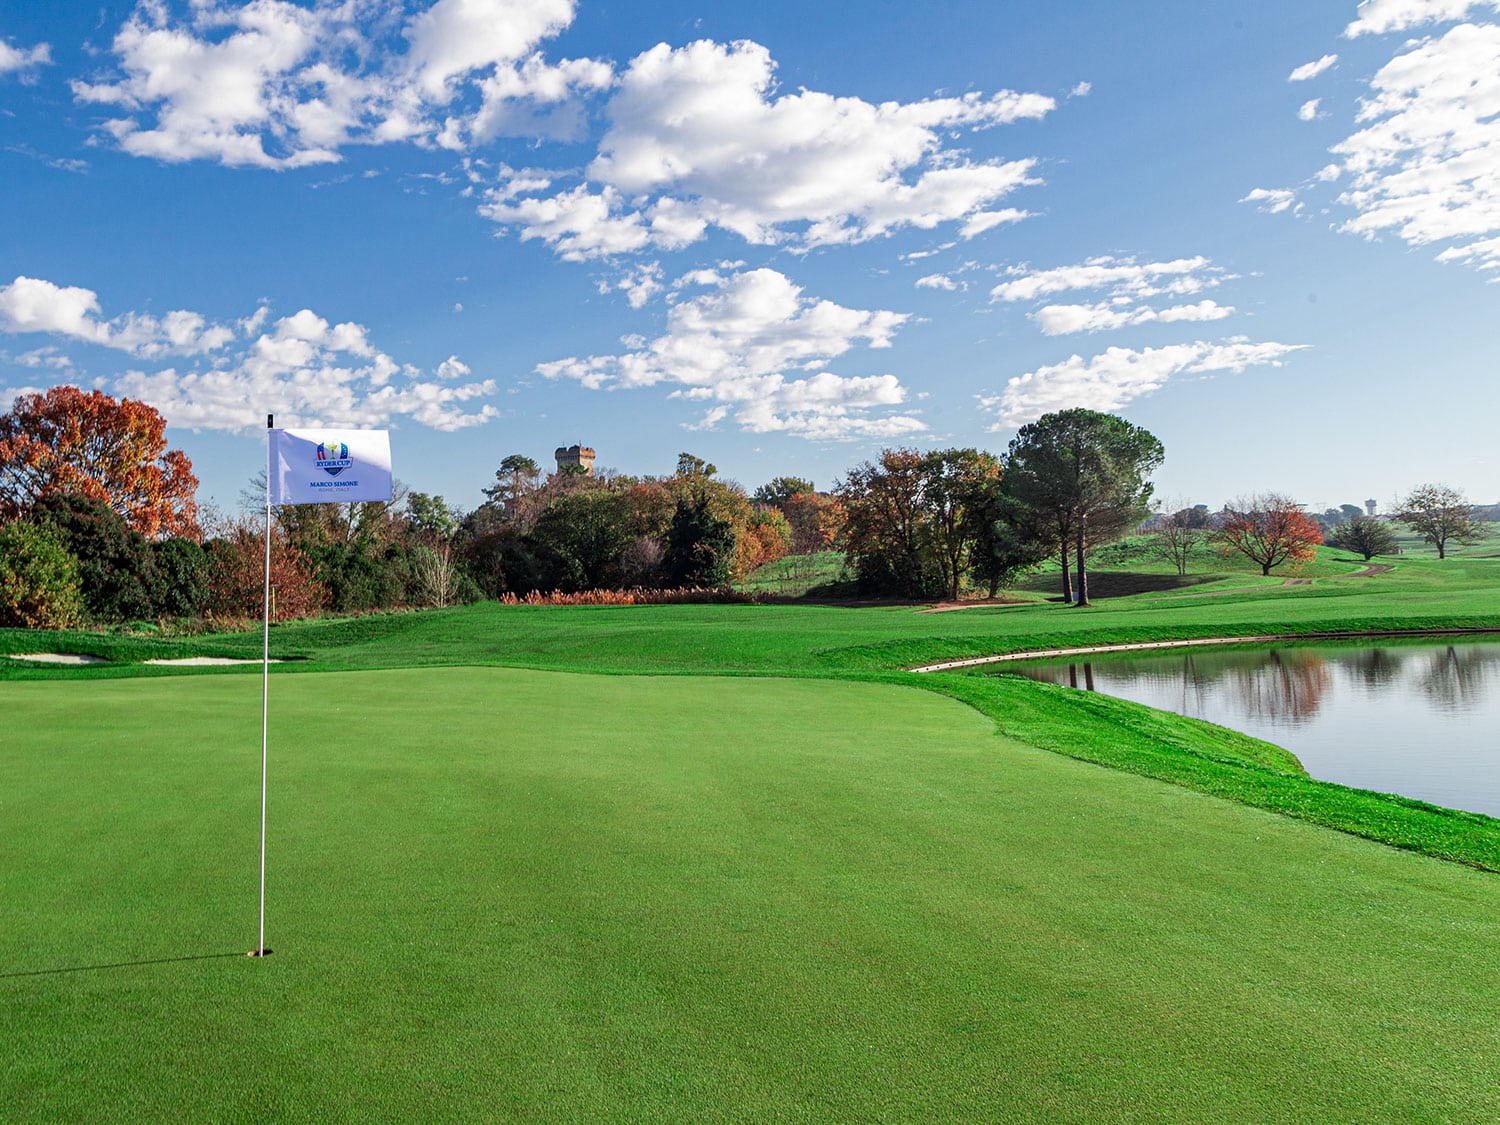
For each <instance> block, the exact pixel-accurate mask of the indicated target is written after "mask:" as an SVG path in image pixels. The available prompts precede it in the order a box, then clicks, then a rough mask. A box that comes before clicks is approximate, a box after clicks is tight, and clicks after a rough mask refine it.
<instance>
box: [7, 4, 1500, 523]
mask: <svg viewBox="0 0 1500 1125" xmlns="http://www.w3.org/2000/svg"><path fill="white" fill-rule="evenodd" d="M1497 113H1500V0H1366V2H1365V3H1362V4H1360V3H1355V2H1353V0H1348V2H1345V0H1339V2H1321V3H1317V4H1307V3H1305V2H1303V0H1297V2H1282V0H1258V2H1256V3H1236V2H1223V3H1214V4H1202V3H1198V2H1182V3H1155V4H1151V5H1121V4H1115V3H1088V2H1074V3H1056V4H1016V3H1001V2H995V0H990V2H987V3H978V2H976V3H970V2H966V0H965V2H951V3H941V2H939V3H932V4H911V3H893V2H885V0H858V2H847V3H846V2H843V0H822V2H819V3H816V4H812V5H808V4H805V3H798V4H793V3H782V2H779V0H766V2H763V3H758V4H755V5H749V4H738V3H735V4H729V3H698V4H688V3H679V2H676V0H662V2H654V3H651V4H645V3H589V2H587V0H526V2H524V3H522V2H517V0H440V2H438V3H435V4H433V3H428V2H427V0H414V2H411V3H407V4H400V3H392V2H387V0H341V2H334V3H302V4H291V3H282V2H279V0H257V2H256V3H252V4H248V5H242V4H235V3H226V2H221V0H191V2H184V3H164V2H163V3H157V2H149V3H141V4H135V5H132V4H113V3H106V4H102V5H98V6H96V5H81V4H65V5H39V4H22V3H15V2H12V0H0V184H3V188H0V192H3V194H0V204H3V207H4V215H5V221H4V222H3V223H0V406H3V405H4V404H6V403H8V402H9V401H10V399H11V397H12V396H13V395H15V394H17V393H21V392H23V391H27V390H35V389H39V388H43V387H46V386H50V385H52V384H54V383H58V382H71V383H76V384H78V385H81V386H85V387H91V386H98V387H102V388H103V389H105V390H107V391H109V392H110V393H112V394H116V395H128V396H129V397H133V398H141V399H145V400H146V401H148V402H150V403H152V404H153V405H154V406H156V407H157V408H158V409H160V410H161V411H162V412H163V413H164V414H165V415H166V417H167V419H168V422H169V425H170V427H171V428H170V430H169V434H170V437H171V439H172V441H173V442H174V444H176V445H178V446H180V447H181V448H183V449H184V450H186V451H187V453H188V455H189V456H190V457H191V458H192V460H193V463H194V466H195V468H196V470H197V472H198V474H199V476H200V478H201V480H202V485H203V487H202V493H203V495H204V497H205V498H214V499H216V500H217V501H218V502H219V503H220V504H221V505H223V506H225V507H232V506H233V505H234V504H235V502H236V499H237V494H238V492H239V490H240V488H241V487H243V485H244V484H245V483H246V481H247V480H248V479H249V478H250V477H251V475H252V474H253V473H254V472H255V471H256V470H257V468H259V466H260V465H261V464H262V463H263V457H264V453H263V448H264V437H263V435H262V434H261V433H260V432H259V430H260V429H261V428H262V427H263V426H264V420H265V415H266V414H267V413H269V412H274V413H275V414H276V415H277V421H278V424H282V425H304V426H314V425H319V424H321V425H329V426H332V425H355V426H380V427H387V428H389V429H390V430H391V431H392V451H393V457H394V460H395V468H396V473H397V476H398V477H400V478H401V479H403V480H404V481H405V482H406V483H408V484H409V485H410V486H411V487H413V488H417V489H420V490H422V491H425V492H434V493H441V494H443V495H444V496H445V497H447V498H448V499H449V500H450V501H451V502H454V503H457V504H460V505H463V506H465V507H471V506H473V505H474V504H476V503H478V502H479V500H480V499H481V496H480V489H481V488H482V487H484V486H485V485H486V484H488V483H490V482H491V480H492V478H493V473H494V470H495V468H496V467H497V466H498V464H499V462H500V460H501V458H503V457H504V456H505V455H507V454H509V453H513V452H521V453H526V454H529V455H531V456H533V457H535V458H536V459H537V460H539V461H541V462H543V463H544V464H546V463H548V462H550V457H551V451H552V449H553V448H554V447H555V446H558V445H567V444H571V443H573V442H582V443H584V444H589V445H592V446H594V447H595V448H596V449H597V450H598V452H599V459H600V463H601V464H603V465H606V466H610V467H612V468H615V469H617V470H619V471H622V472H627V473H666V472H670V471H671V469H672V467H673V465H674V464H675V461H676V456H677V453H678V452H679V451H682V450H687V451H691V452H693V453H695V454H698V455H699V456H702V457H705V458H706V459H708V460H710V461H713V462H714V463H716V464H717V465H718V466H719V467H720V470H721V473H722V474H723V475H725V476H728V477H732V478H733V479H736V480H738V481H740V482H741V483H742V484H744V485H745V486H746V487H747V488H750V489H753V488H754V487H755V486H756V485H758V484H761V483H763V482H765V481H766V480H768V479H770V478H771V477H774V476H778V475H785V474H792V475H798V476H804V477H810V478H812V479H813V480H814V481H815V482H816V483H817V484H818V485H819V486H821V487H825V488H826V487H830V486H832V485H833V484H834V483H835V482H836V480H837V479H838V477H839V476H841V475H842V474H843V472H844V471H845V470H847V469H848V468H849V467H851V466H852V465H854V464H856V463H858V462H860V461H862V460H865V459H868V458H871V457H873V456H875V455H876V454H877V453H878V452H879V450H880V449H881V448H883V447H885V446H888V445H913V446H918V447H923V448H931V447H941V446H950V445H975V446H980V447H983V448H989V449H992V450H995V451H997V452H998V451H1002V450H1003V449H1004V448H1005V445H1006V443H1007V442H1008V441H1009V440H1010V438H1011V437H1012V436H1013V435H1014V432H1015V428H1016V427H1017V426H1018V425H1020V424H1023V423H1024V422H1026V421H1029V420H1032V419H1034V418H1035V417H1037V416H1039V415H1040V414H1042V413H1044V412H1046V411H1048V410H1054V409H1060V408H1064V407H1070V406H1088V407H1093V408H1095V409H1101V410H1109V411H1112V412H1115V413H1118V414H1120V415H1122V416H1123V417H1125V418H1128V419H1129V420H1130V421H1132V422H1135V423H1136V424H1138V425H1142V426H1145V427H1146V428H1148V429H1150V430H1151V431H1152V432H1154V433H1155V434H1156V435H1157V436H1158V437H1160V438H1161V440H1162V441H1163V443H1164V444H1165V446H1166V449H1167V462H1166V465H1165V466H1164V468H1163V469H1162V470H1161V472H1160V473H1159V474H1158V476H1157V481H1158V494H1160V495H1164V496H1168V497H1172V498H1180V499H1182V500H1185V501H1188V502H1200V501H1201V502H1204V503H1208V504H1211V505H1214V506H1217V505H1218V504H1219V503H1221V502H1223V501H1225V500H1228V499H1230V498H1232V497H1235V496H1239V495H1242V494H1246V493H1250V492H1255V491H1262V490H1276V491H1281V492H1285V493H1288V494H1290V495H1292V496H1294V497H1296V498H1297V499H1299V500H1301V501H1303V502H1304V503H1307V504H1309V505H1311V506H1313V507H1315V508H1322V507H1325V506H1328V505H1332V504H1339V503H1345V502H1356V503H1360V502H1363V501H1364V500H1365V499H1366V498H1374V499H1376V500H1378V501H1379V502H1380V503H1381V504H1382V506H1384V505H1387V504H1388V503H1389V502H1390V501H1391V500H1393V499H1394V498H1395V497H1396V496H1397V495H1399V494H1400V493H1402V492H1404V491H1406V490H1408V489H1410V488H1411V487H1413V486H1414V485H1417V484H1420V483H1423V482H1426V481H1443V482H1446V483H1449V484H1452V485H1455V486H1457V487H1459V488H1462V489H1464V490H1465V491H1466V492H1467V493H1468V494H1469V496H1470V498H1471V499H1474V500H1476V501H1483V502H1492V501H1495V500H1500V460H1497V454H1496V453H1495V452H1494V450H1493V446H1494V440H1493V437H1492V434H1493V432H1494V424H1495V418H1496V417H1497V414H1500V409H1497V408H1500V392H1497V389H1496V388H1497V382H1496V379H1495V372H1496V366H1497V365H1496V358H1497V354H1500V333H1497V331H1496V326H1497V325H1500V315H1497V314H1500V287H1497V286H1496V285H1495V284H1494V281H1495V280H1496V279H1497V278H1500V123H1497V121H1500V118H1497V116H1496V115H1497Z"/></svg>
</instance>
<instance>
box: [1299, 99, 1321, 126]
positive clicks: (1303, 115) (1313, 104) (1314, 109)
mask: <svg viewBox="0 0 1500 1125" xmlns="http://www.w3.org/2000/svg"><path fill="white" fill-rule="evenodd" d="M1322 100H1323V99H1322V98H1311V99H1309V100H1308V101H1305V102H1303V103H1302V104H1301V105H1300V106H1298V107H1297V120H1298V121H1313V120H1316V119H1317V116H1318V103H1319V102H1321V101H1322Z"/></svg>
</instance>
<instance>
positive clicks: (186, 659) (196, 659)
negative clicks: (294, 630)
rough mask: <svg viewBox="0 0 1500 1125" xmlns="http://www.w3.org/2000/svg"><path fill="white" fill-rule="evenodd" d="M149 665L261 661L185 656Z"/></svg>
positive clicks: (251, 662)
mask: <svg viewBox="0 0 1500 1125" xmlns="http://www.w3.org/2000/svg"><path fill="white" fill-rule="evenodd" d="M146 663H147V664H177V665H192V666H202V665H207V664H259V663H260V661H259V660H236V659H233V658H232V657H228V656H184V657H182V658H180V659H177V660H148V661H146ZM271 663H272V664H280V663H281V661H279V660H272V661H271Z"/></svg>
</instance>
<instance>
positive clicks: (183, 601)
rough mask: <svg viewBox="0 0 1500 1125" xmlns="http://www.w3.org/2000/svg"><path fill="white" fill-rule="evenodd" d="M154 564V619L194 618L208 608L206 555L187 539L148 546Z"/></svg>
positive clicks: (166, 540)
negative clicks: (155, 578) (204, 608)
mask: <svg viewBox="0 0 1500 1125" xmlns="http://www.w3.org/2000/svg"><path fill="white" fill-rule="evenodd" d="M151 554H152V555H153V557H154V561H155V563H156V575H157V583H156V597H155V601H156V605H155V611H156V612H155V616H157V617H196V616H197V615H198V614H199V613H200V612H202V610H203V607H204V606H205V605H207V604H208V594H209V565H208V553H207V552H206V551H204V549H203V548H202V546H200V545H199V544H197V543H194V542H193V541H192V540H190V539H162V540H160V541H158V542H156V543H153V544H151Z"/></svg>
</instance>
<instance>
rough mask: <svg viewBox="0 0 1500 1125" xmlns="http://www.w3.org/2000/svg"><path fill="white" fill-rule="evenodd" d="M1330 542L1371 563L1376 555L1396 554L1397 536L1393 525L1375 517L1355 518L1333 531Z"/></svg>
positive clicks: (1360, 516)
mask: <svg viewBox="0 0 1500 1125" xmlns="http://www.w3.org/2000/svg"><path fill="white" fill-rule="evenodd" d="M1328 542H1330V543H1332V544H1333V545H1334V546H1335V547H1342V548H1343V549H1344V550H1346V551H1353V552H1354V553H1355V554H1357V555H1360V556H1362V557H1363V558H1364V560H1365V561H1366V562H1369V561H1370V560H1371V559H1372V558H1374V557H1375V556H1376V555H1394V554H1395V553H1396V535H1395V532H1393V531H1392V530H1391V525H1390V524H1388V523H1386V522H1385V521H1384V520H1378V519H1375V518H1374V517H1373V516H1366V515H1358V516H1353V517H1351V518H1350V520H1349V521H1348V522H1347V523H1343V524H1340V525H1339V526H1338V527H1336V528H1334V529H1333V533H1332V534H1331V535H1330V536H1329V537H1328Z"/></svg>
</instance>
